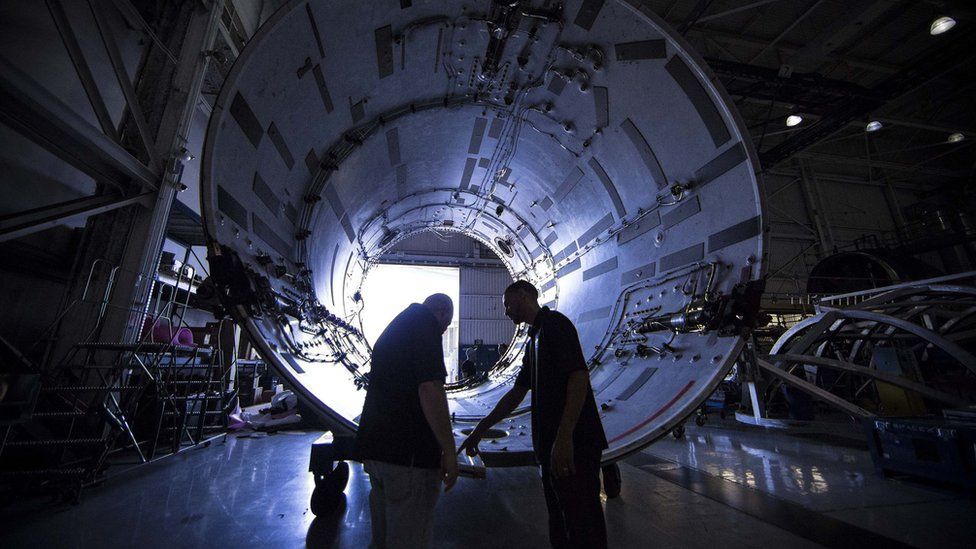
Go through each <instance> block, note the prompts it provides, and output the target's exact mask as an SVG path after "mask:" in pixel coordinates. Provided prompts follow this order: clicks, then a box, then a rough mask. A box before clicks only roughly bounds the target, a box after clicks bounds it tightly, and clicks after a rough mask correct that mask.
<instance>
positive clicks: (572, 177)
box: [553, 168, 583, 202]
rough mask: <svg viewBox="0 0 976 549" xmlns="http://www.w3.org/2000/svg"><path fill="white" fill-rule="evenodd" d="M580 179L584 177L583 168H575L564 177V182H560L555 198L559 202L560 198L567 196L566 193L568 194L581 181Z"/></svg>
mask: <svg viewBox="0 0 976 549" xmlns="http://www.w3.org/2000/svg"><path fill="white" fill-rule="evenodd" d="M580 179H583V170H581V169H579V168H573V171H571V172H569V174H568V175H567V176H566V178H565V179H563V182H562V183H560V184H559V188H558V189H556V195H555V196H554V197H553V200H554V201H556V202H559V201H560V200H562V199H564V198H566V195H568V194H569V193H570V191H572V190H573V188H575V187H576V185H577V184H578V183H579V182H580Z"/></svg>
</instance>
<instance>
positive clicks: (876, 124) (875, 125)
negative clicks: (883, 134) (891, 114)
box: [864, 120, 884, 132]
mask: <svg viewBox="0 0 976 549" xmlns="http://www.w3.org/2000/svg"><path fill="white" fill-rule="evenodd" d="M883 126H884V124H882V123H881V122H880V121H878V120H872V121H870V122H868V124H867V126H864V130H865V131H869V132H876V131H878V130H880V129H881V128H882V127H883Z"/></svg>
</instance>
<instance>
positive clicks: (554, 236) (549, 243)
mask: <svg viewBox="0 0 976 549" xmlns="http://www.w3.org/2000/svg"><path fill="white" fill-rule="evenodd" d="M557 240H559V235H558V234H556V231H552V232H551V233H549V236H547V237H546V239H545V240H543V242H545V243H546V246H552V243H553V242H555V241H557Z"/></svg>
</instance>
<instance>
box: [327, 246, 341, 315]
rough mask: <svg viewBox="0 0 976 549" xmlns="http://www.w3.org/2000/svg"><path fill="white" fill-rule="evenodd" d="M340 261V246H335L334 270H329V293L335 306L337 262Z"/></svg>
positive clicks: (333, 253) (333, 254)
mask: <svg viewBox="0 0 976 549" xmlns="http://www.w3.org/2000/svg"><path fill="white" fill-rule="evenodd" d="M336 259H339V245H338V244H336V245H335V250H334V251H333V252H332V268H330V269H329V293H330V294H332V304H333V305H335V302H336V300H335V262H336Z"/></svg>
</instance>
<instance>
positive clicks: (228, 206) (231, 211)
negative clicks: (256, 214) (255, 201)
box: [217, 185, 248, 231]
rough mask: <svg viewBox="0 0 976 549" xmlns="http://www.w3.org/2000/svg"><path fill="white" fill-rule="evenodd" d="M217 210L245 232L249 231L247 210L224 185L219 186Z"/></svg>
mask: <svg viewBox="0 0 976 549" xmlns="http://www.w3.org/2000/svg"><path fill="white" fill-rule="evenodd" d="M217 208H218V209H219V210H220V211H222V212H224V213H225V214H226V215H227V217H229V218H231V220H232V221H233V222H234V223H237V224H238V225H240V226H241V228H243V229H244V230H245V231H246V230H248V225H247V208H245V207H244V206H242V205H241V203H240V202H238V201H237V199H236V198H234V197H233V196H232V195H231V194H230V193H229V192H227V189H225V188H224V187H223V186H222V185H217Z"/></svg>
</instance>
